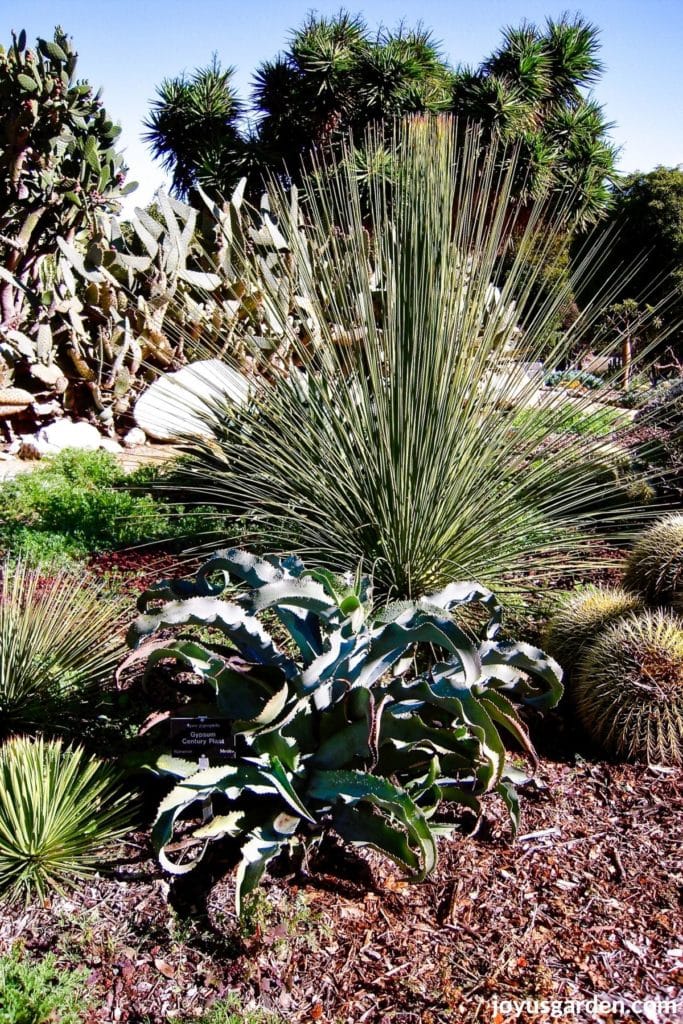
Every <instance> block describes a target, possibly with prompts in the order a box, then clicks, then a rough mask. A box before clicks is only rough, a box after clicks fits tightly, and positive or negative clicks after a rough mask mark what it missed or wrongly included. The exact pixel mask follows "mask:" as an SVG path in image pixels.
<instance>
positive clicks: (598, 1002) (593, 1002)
mask: <svg viewBox="0 0 683 1024" xmlns="http://www.w3.org/2000/svg"><path fill="white" fill-rule="evenodd" d="M491 1011H492V1017H491V1019H492V1020H493V1021H495V1022H501V1021H504V1020H506V1019H507V1018H510V1017H512V1018H515V1017H521V1015H522V1014H523V1013H524V1014H527V1015H529V1016H532V1017H533V1016H538V1017H540V1016H541V1015H543V1016H545V1017H558V1018H560V1017H563V1018H564V1017H579V1016H583V1015H584V1014H587V1013H588V1014H594V1015H597V1014H603V1015H604V1014H608V1013H611V1014H612V1015H613V1016H614V1017H626V1016H627V1015H632V1014H634V1013H635V1014H639V1015H640V1014H642V1015H643V1017H645V1019H646V1020H651V1021H659V1020H667V1019H672V1018H677V1014H678V1012H679V1011H681V1012H683V999H681V1000H676V999H658V998H652V999H628V1000H626V999H605V998H601V997H600V996H594V997H593V998H591V999H498V997H497V996H494V997H493V999H492V1000H491Z"/></svg>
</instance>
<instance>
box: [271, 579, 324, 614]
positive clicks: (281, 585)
mask: <svg viewBox="0 0 683 1024" xmlns="http://www.w3.org/2000/svg"><path fill="white" fill-rule="evenodd" d="M273 605H283V606H285V607H289V608H304V609H305V610H306V611H312V612H315V613H316V614H318V615H320V614H322V613H323V612H328V611H334V610H336V608H337V604H336V601H334V599H333V598H331V597H330V596H329V594H327V593H326V591H325V589H324V587H322V586H321V585H320V584H319V583H316V582H315V581H314V580H311V579H294V578H291V579H284V580H277V581H275V582H273V583H264V584H262V585H261V586H260V587H259V588H258V590H256V591H254V593H253V594H252V597H251V606H252V608H253V610H254V612H262V611H265V610H266V609H267V608H272V607H273Z"/></svg>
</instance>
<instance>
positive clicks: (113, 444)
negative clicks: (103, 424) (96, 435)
mask: <svg viewBox="0 0 683 1024" xmlns="http://www.w3.org/2000/svg"><path fill="white" fill-rule="evenodd" d="M100 448H104V450H105V452H111V453H112V455H116V454H118V452H122V451H123V448H122V447H121V445H120V444H119V442H118V441H115V440H114V438H113V437H103V438H101V439H100Z"/></svg>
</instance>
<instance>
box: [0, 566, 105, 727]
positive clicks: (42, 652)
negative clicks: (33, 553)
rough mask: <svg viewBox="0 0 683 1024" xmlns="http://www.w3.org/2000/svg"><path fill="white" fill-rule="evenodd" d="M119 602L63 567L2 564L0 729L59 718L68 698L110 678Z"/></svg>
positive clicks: (57, 721) (62, 718)
mask: <svg viewBox="0 0 683 1024" xmlns="http://www.w3.org/2000/svg"><path fill="white" fill-rule="evenodd" d="M122 612H123V603H122V602H121V601H119V600H116V599H113V598H111V597H106V596H104V595H103V594H102V593H100V591H99V590H98V588H97V587H96V586H94V585H93V583H92V581H91V580H87V579H83V578H77V577H76V576H74V575H73V574H70V573H68V572H66V571H64V572H59V573H57V574H56V575H53V576H48V577H46V576H45V575H44V573H43V572H42V571H41V570H40V569H39V568H35V567H30V566H28V565H26V564H23V563H21V562H12V561H9V560H6V561H5V562H4V564H2V565H0V733H7V732H10V731H12V730H14V729H17V728H18V727H20V726H26V725H31V724H35V723H43V724H46V725H48V724H49V725H50V726H54V725H56V724H65V721H66V712H67V709H68V708H69V706H70V704H71V703H72V702H73V701H78V700H79V699H80V700H82V699H83V698H84V697H86V696H87V695H88V694H89V693H92V692H93V691H94V690H95V689H98V688H100V687H101V686H102V684H103V683H105V682H106V681H107V680H108V679H111V678H112V677H113V672H114V668H115V666H116V663H117V661H118V660H119V659H120V657H121V654H122V652H123V651H124V650H125V648H124V645H123V640H122V637H121V634H120V630H121V623H122Z"/></svg>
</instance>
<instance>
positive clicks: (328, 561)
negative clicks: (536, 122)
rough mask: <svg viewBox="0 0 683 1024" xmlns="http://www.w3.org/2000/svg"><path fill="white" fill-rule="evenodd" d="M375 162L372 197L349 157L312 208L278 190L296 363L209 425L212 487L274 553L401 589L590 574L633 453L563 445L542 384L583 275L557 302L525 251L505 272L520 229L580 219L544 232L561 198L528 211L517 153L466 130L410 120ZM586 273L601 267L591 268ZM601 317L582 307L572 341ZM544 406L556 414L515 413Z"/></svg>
mask: <svg viewBox="0 0 683 1024" xmlns="http://www.w3.org/2000/svg"><path fill="white" fill-rule="evenodd" d="M462 139H464V144H461V140H462ZM368 147H369V151H370V153H371V155H372V153H373V152H376V151H379V149H380V148H383V149H384V150H385V151H386V150H387V147H388V166H389V167H390V168H391V169H392V170H391V173H390V174H389V176H387V175H386V174H384V173H381V174H377V175H375V176H372V175H371V176H370V177H369V178H366V179H364V181H363V182H362V188H363V194H362V195H361V183H359V181H358V178H357V175H356V173H355V170H354V167H353V164H352V161H349V160H346V159H344V157H343V156H342V158H340V159H339V160H338V161H337V162H336V164H335V165H334V166H333V167H332V168H331V169H330V168H329V167H328V166H326V167H325V168H324V169H323V170H321V172H320V174H318V175H317V176H311V177H308V178H307V179H306V181H305V183H304V190H303V193H302V195H301V196H299V198H298V199H297V197H296V196H295V197H294V198H292V196H291V195H288V194H287V193H286V192H285V191H284V190H283V189H282V188H280V187H278V186H274V187H273V189H272V192H271V196H270V204H271V214H270V216H271V218H272V220H271V225H272V232H273V233H274V232H276V233H277V237H278V239H279V244H280V246H281V247H283V248H284V249H286V250H287V251H288V253H289V258H288V261H287V263H288V266H289V268H290V278H289V279H288V280H287V281H286V282H285V281H283V279H282V278H275V277H274V276H273V277H272V283H271V287H270V294H268V295H267V296H266V303H267V305H268V309H269V316H270V317H271V320H272V319H273V318H276V317H277V316H278V310H279V309H281V308H282V301H281V296H282V294H283V291H286V292H287V294H288V295H290V294H291V293H292V292H293V293H294V294H296V295H297V296H298V300H297V301H298V303H299V306H300V308H301V309H302V310H304V311H305V315H304V316H303V321H304V329H302V327H301V321H297V323H298V324H299V327H298V328H297V329H295V327H294V326H293V322H292V320H291V318H288V317H287V316H286V315H285V313H282V315H281V331H282V335H283V337H287V338H288V341H289V343H290V346H291V350H292V351H293V352H294V353H295V358H294V359H293V360H292V363H291V366H289V367H288V368H286V370H285V371H284V372H283V373H282V374H280V375H272V374H271V376H270V378H269V379H267V380H258V381H257V382H255V383H254V385H253V394H252V400H251V402H250V403H249V405H248V406H247V408H245V409H242V410H241V411H239V412H235V409H234V408H231V407H229V406H228V405H227V404H224V405H223V406H221V403H220V401H219V400H217V401H216V402H215V403H214V404H213V405H212V409H211V410H210V411H209V410H207V417H208V418H209V419H210V420H211V422H212V423H213V428H212V430H213V436H212V437H211V438H210V439H209V440H208V441H207V442H206V443H205V444H204V443H200V442H195V443H194V445H193V449H194V451H193V469H192V475H193V478H194V484H195V486H196V487H197V489H198V490H200V491H201V492H202V493H203V495H204V496H205V495H206V494H207V493H208V494H209V495H210V497H211V500H212V501H217V502H219V503H222V504H223V505H224V506H225V508H226V510H227V511H228V513H229V514H230V515H232V516H236V517H237V516H244V515H245V514H248V516H249V522H250V523H251V524H258V526H259V529H261V530H266V532H267V535H268V537H269V542H268V543H269V544H270V545H271V546H273V547H279V548H280V549H291V548H296V549H297V550H298V551H299V552H300V553H301V554H302V555H303V556H304V557H308V558H310V559H313V560H315V561H317V562H318V563H319V564H320V563H322V564H325V565H328V566H330V567H332V568H335V569H348V568H353V567H355V566H357V565H358V564H359V563H362V564H363V565H364V567H365V568H366V569H368V570H371V571H372V572H373V574H374V577H375V581H376V583H379V584H380V585H381V586H382V587H383V588H384V589H385V590H386V591H392V592H395V593H399V594H404V595H415V594H419V593H424V592H427V591H429V589H431V588H434V587H438V586H441V585H443V584H444V582H446V581H447V580H450V579H453V578H460V579H463V578H466V579H479V580H482V581H484V582H486V583H487V584H489V585H490V584H492V583H493V584H495V586H497V587H501V586H505V585H514V586H517V587H519V586H523V585H525V582H526V581H527V580H528V579H529V576H530V574H531V575H534V574H539V573H540V574H541V576H542V580H543V582H545V583H548V582H549V580H550V579H551V578H552V573H553V571H554V570H555V571H561V572H566V571H568V570H571V568H572V566H578V565H584V566H585V559H586V557H587V554H586V552H587V548H586V545H587V543H588V541H589V538H590V536H591V531H592V530H593V529H594V527H595V525H596V523H597V522H599V523H601V524H602V525H603V527H604V528H605V529H607V528H608V527H610V528H611V529H612V530H613V531H614V530H616V531H623V529H624V523H625V520H626V518H627V509H625V502H626V501H627V499H626V496H625V488H624V486H623V484H622V483H620V481H619V478H618V473H617V472H616V463H618V462H619V461H620V459H621V456H622V455H623V453H620V456H619V458H618V459H617V458H616V456H615V452H614V446H612V445H610V444H609V443H608V442H607V441H606V440H605V438H604V437H587V436H583V437H582V436H579V435H572V434H568V433H567V432H566V431H562V430H561V429H560V428H559V417H560V416H561V415H564V412H566V410H564V412H563V411H561V410H559V408H558V406H557V404H555V403H557V402H558V397H557V395H554V396H553V395H552V393H550V392H548V393H547V396H545V395H544V393H543V392H539V390H538V379H534V378H533V375H530V374H529V372H528V367H529V366H530V364H534V363H535V362H536V361H537V360H538V357H539V354H540V353H542V352H543V353H546V355H547V359H548V362H549V364H550V365H553V364H555V363H557V362H559V361H560V360H561V359H563V358H565V357H566V356H567V353H568V352H569V351H570V350H571V348H572V346H573V344H574V331H572V330H570V331H569V332H568V333H567V334H564V335H562V336H561V338H560V340H557V337H555V338H554V340H553V338H549V335H550V334H551V331H552V325H553V324H554V322H555V319H556V314H557V310H558V309H560V308H562V305H563V303H565V302H566V300H567V295H568V294H569V293H571V290H572V287H573V282H572V280H570V279H567V280H566V281H563V280H560V281H559V282H558V284H557V287H556V288H555V289H554V290H553V291H552V292H551V293H548V291H547V290H543V291H541V290H539V289H538V288H537V284H538V281H537V277H538V273H540V271H538V272H537V273H536V274H533V273H532V274H530V273H529V268H528V264H527V263H526V261H525V260H524V259H523V251H524V244H522V245H519V244H518V245H517V246H516V249H515V252H516V253H517V255H516V256H514V258H513V259H512V260H511V261H510V259H507V258H504V257H505V256H506V250H507V248H508V243H509V240H510V238H511V236H512V235H513V234H516V236H517V237H521V239H522V242H523V243H524V241H525V240H528V241H531V240H532V239H533V240H534V244H535V245H536V246H537V247H540V250H541V253H540V255H541V257H542V250H543V248H544V247H547V248H548V251H549V252H552V250H553V245H554V244H555V241H556V236H557V233H558V232H561V231H562V230H564V224H565V220H564V219H563V218H562V217H558V219H557V222H556V226H555V227H553V226H552V225H549V224H548V222H547V220H546V219H545V216H546V213H547V204H546V202H545V196H544V195H540V196H539V197H538V198H537V200H536V201H535V202H533V203H532V204H531V205H530V206H527V207H525V209H524V210H523V211H522V210H521V208H520V206H519V205H515V204H514V203H513V202H512V201H511V194H512V191H513V189H514V185H515V176H516V173H517V164H516V159H517V158H518V157H517V154H516V152H515V151H510V152H508V153H507V155H506V159H505V161H503V163H501V161H500V146H499V144H498V140H496V141H495V143H494V144H493V145H490V146H489V145H486V144H484V143H482V141H481V134H480V132H479V131H478V130H477V129H476V128H474V127H470V129H469V130H468V131H465V132H463V131H456V130H455V126H454V124H453V122H452V120H451V119H450V118H447V117H443V118H421V117H418V118H415V119H412V120H409V121H407V122H405V123H404V126H403V128H402V130H401V132H400V133H399V134H397V135H396V136H395V138H394V140H393V141H391V142H389V143H387V140H386V137H385V136H384V135H382V134H380V133H378V134H377V135H374V136H373V135H371V136H370V138H369V140H368ZM522 221H523V223H521V222H522ZM520 232H521V236H520ZM520 254H522V255H520ZM541 262H542V259H541V260H539V265H540V263H541ZM580 267H581V269H582V271H583V272H584V273H586V274H590V273H591V272H592V268H593V262H592V259H591V258H590V256H588V255H587V256H586V258H585V259H584V261H583V263H582V264H580ZM603 298H604V296H603ZM287 308H289V306H288V307H287ZM520 310H523V313H522V314H519V311H520ZM518 314H519V315H518ZM597 316H598V310H597V309H596V310H591V309H587V310H585V311H584V312H583V314H582V316H581V317H580V320H579V322H578V323H577V325H575V328H574V330H575V331H583V330H584V329H585V328H587V329H590V326H591V322H592V321H593V320H595V321H597ZM591 397H592V399H594V398H595V394H593V395H592V396H591ZM539 400H540V401H541V402H542V403H543V406H544V408H543V409H541V410H540V412H539V414H538V415H530V416H525V417H522V418H519V419H516V417H515V416H514V415H511V410H512V411H513V413H514V410H516V409H519V408H522V407H525V406H532V405H533V403H534V402H538V401H539ZM586 401H587V400H586ZM578 403H579V404H578V408H579V409H580V408H581V399H578ZM537 411H538V410H537ZM556 415H557V417H558V424H557V425H556V424H555V416H556ZM556 427H557V429H556ZM615 459H616V462H615Z"/></svg>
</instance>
